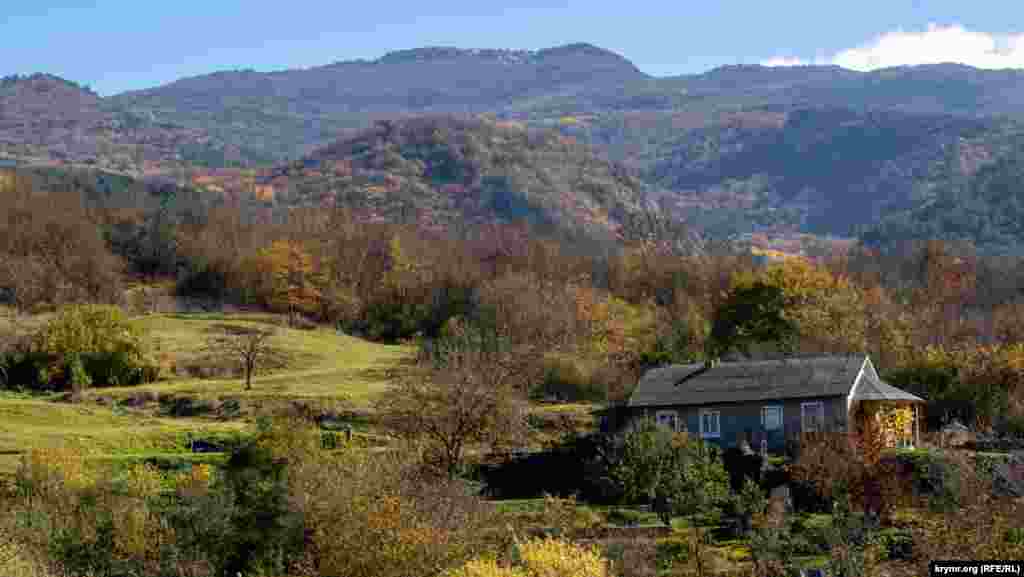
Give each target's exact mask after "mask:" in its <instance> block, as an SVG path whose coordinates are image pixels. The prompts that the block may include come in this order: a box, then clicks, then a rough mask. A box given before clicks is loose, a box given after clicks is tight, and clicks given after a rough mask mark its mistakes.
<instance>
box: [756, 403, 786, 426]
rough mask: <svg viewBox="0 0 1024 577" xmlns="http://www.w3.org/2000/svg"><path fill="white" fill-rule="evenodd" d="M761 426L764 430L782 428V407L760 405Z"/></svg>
mask: <svg viewBox="0 0 1024 577" xmlns="http://www.w3.org/2000/svg"><path fill="white" fill-rule="evenodd" d="M761 427H763V428H764V430H766V431H777V430H779V429H781V428H782V407H781V406H778V405H776V406H768V407H761Z"/></svg>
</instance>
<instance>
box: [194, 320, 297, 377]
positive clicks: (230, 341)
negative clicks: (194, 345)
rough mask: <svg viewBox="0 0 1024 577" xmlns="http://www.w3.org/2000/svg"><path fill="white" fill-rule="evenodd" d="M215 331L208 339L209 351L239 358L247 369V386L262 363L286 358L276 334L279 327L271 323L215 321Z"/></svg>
mask: <svg viewBox="0 0 1024 577" xmlns="http://www.w3.org/2000/svg"><path fill="white" fill-rule="evenodd" d="M211 330H212V331H213V332H214V334H213V335H211V336H210V337H209V338H208V339H207V342H206V350H207V352H209V353H211V354H214V355H218V356H224V357H231V358H233V359H235V360H237V361H238V363H239V364H240V365H241V366H242V370H243V372H244V373H245V390H247V391H249V390H252V376H253V374H255V372H256V371H257V370H259V369H261V368H263V367H269V366H275V365H279V364H281V363H283V362H284V361H285V360H286V359H287V354H286V353H285V351H284V350H283V349H281V348H280V347H278V346H277V345H276V344H275V343H274V341H273V337H274V335H275V334H276V332H277V331H276V330H275V329H273V328H269V327H246V326H239V325H224V324H221V325H216V326H214V327H213V328H212V329H211Z"/></svg>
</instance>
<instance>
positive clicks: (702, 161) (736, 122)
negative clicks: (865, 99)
mask: <svg viewBox="0 0 1024 577" xmlns="http://www.w3.org/2000/svg"><path fill="white" fill-rule="evenodd" d="M996 126H998V123H996V122H994V121H987V120H980V119H973V118H964V117H957V116H951V115H941V116H939V115H910V114H906V113H902V112H894V111H875V112H860V111H855V110H849V109H832V108H816V109H804V110H791V111H785V112H782V111H773V110H770V109H769V110H751V111H746V112H743V113H736V114H733V115H729V116H726V117H723V118H722V119H720V120H719V122H717V123H715V124H713V125H712V126H709V127H705V128H699V129H695V130H692V131H688V132H685V133H682V134H680V135H679V136H677V137H675V138H673V139H672V140H669V141H667V142H665V143H663V144H661V145H660V146H659V147H658V148H657V149H656V151H655V153H654V154H653V155H652V156H653V158H652V159H651V160H650V161H649V163H648V169H647V171H646V176H647V178H648V179H649V180H650V181H651V182H653V183H656V184H658V185H661V186H662V187H663V188H667V189H670V190H675V191H680V192H687V191H689V192H695V193H698V194H699V193H707V192H728V191H732V192H733V193H735V194H741V195H748V196H750V197H751V200H752V201H754V202H755V206H761V207H763V208H765V209H768V208H772V207H774V208H794V209H798V210H799V211H800V212H801V213H802V217H801V218H800V221H799V222H798V223H797V224H799V225H800V227H801V228H804V229H807V230H811V231H815V232H825V233H832V234H843V235H845V234H849V233H850V232H851V231H852V230H853V229H854V227H855V226H857V225H861V224H864V223H868V222H872V221H874V220H877V219H878V218H880V217H881V215H882V214H884V213H885V212H886V211H890V210H893V209H903V208H907V206H908V205H909V204H910V203H912V202H913V200H914V198H915V194H916V193H917V191H918V189H919V188H920V187H921V186H923V185H925V184H926V183H927V182H928V180H929V178H930V172H931V171H932V167H933V165H935V164H936V163H944V162H946V160H947V158H948V156H949V151H950V150H951V149H952V148H953V147H955V146H956V145H957V143H958V142H959V141H960V139H962V138H977V137H979V136H980V135H984V134H985V133H986V131H990V130H994V129H995V127H996Z"/></svg>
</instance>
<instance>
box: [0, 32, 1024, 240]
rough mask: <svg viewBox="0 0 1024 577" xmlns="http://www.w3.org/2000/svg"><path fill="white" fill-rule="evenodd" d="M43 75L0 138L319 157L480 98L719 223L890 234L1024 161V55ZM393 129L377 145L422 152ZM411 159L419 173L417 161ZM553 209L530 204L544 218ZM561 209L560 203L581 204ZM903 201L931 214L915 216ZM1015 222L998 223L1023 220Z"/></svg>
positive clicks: (581, 54) (417, 60)
mask: <svg viewBox="0 0 1024 577" xmlns="http://www.w3.org/2000/svg"><path fill="white" fill-rule="evenodd" d="M32 78H34V80H29V79H24V78H22V79H14V80H13V81H11V82H4V83H3V87H0V106H2V108H0V154H11V153H12V152H13V153H14V154H15V155H19V156H33V155H42V156H46V157H51V158H65V157H66V158H73V159H83V158H84V159H89V158H93V159H96V160H98V161H99V162H102V163H105V164H104V166H105V167H107V168H118V167H119V166H128V165H130V164H131V157H132V151H133V150H135V151H137V150H139V149H140V147H139V144H140V143H142V145H143V146H142V147H141V148H142V150H143V151H144V152H145V154H143V155H142V156H144V157H146V158H148V155H151V156H152V157H153V158H156V159H158V160H160V161H162V162H163V163H164V164H170V165H176V164H180V163H183V162H188V163H197V164H205V165H207V166H224V165H228V164H246V163H250V164H251V163H267V164H273V163H278V162H285V161H288V160H294V159H297V158H303V157H307V156H308V155H309V157H308V158H307V160H310V161H311V160H312V159H314V158H315V157H316V155H318V154H322V152H314V151H315V150H317V148H318V147H324V146H327V145H330V144H331V143H332V142H335V141H337V140H338V139H339V138H340V139H342V141H346V142H348V141H351V142H355V141H358V140H359V139H361V138H362V139H365V138H366V135H365V133H363V134H362V135H360V136H356V134H357V133H356V131H357V130H359V129H365V128H368V127H372V126H373V125H374V123H375V122H377V121H381V120H392V121H395V122H398V123H400V124H401V123H409V122H414V121H413V120H412V118H413V117H415V116H418V115H423V114H428V115H430V114H462V115H466V114H471V115H472V114H481V113H482V114H487V115H488V116H490V117H491V118H494V119H500V120H502V121H515V122H520V123H522V124H524V125H525V126H527V127H529V128H530V129H533V128H536V127H547V128H550V127H555V128H557V129H558V130H559V131H560V132H561V133H562V134H563V135H564V136H567V137H572V138H574V139H576V140H578V141H579V142H581V143H583V144H586V145H589V147H590V148H591V149H592V151H593V152H594V153H595V154H596V155H598V156H607V157H608V158H610V159H612V160H614V161H616V162H621V163H622V165H624V166H627V167H629V168H630V170H632V171H635V173H636V174H638V175H641V177H642V178H643V179H644V180H645V181H647V184H649V185H650V187H651V189H652V190H651V192H652V197H653V198H657V199H658V200H659V202H660V203H661V205H663V206H665V207H669V208H671V209H672V210H674V211H675V212H676V213H677V214H678V215H680V216H681V217H683V218H685V219H686V220H687V221H688V222H690V223H691V224H694V225H698V226H701V227H702V228H705V229H706V230H709V231H713V232H715V233H716V234H734V233H744V232H752V231H764V230H780V231H788V232H794V231H807V230H813V231H815V232H819V233H830V234H848V233H849V232H851V231H853V230H861V231H865V230H867V229H868V228H870V227H871V226H873V225H874V224H876V221H878V220H879V219H881V220H884V221H885V222H884V226H883V227H882V228H879V229H878V230H877V231H875V233H877V234H882V235H883V236H886V237H887V236H893V235H894V236H900V235H906V234H911V235H916V234H918V233H921V234H924V231H929V230H939V229H935V228H934V227H936V226H939V222H940V220H939V219H940V217H939V215H938V213H937V212H935V211H936V210H937V209H935V208H934V207H938V206H942V207H944V208H943V210H953V209H954V207H956V206H958V204H957V203H960V202H968V199H969V200H970V203H972V204H970V206H973V207H974V209H972V210H975V211H982V212H985V211H988V210H989V208H984V209H982V208H980V207H981V206H982V205H985V206H989V207H998V206H1001V205H1000V203H1001V202H1002V200H997V199H995V198H994V197H992V196H991V195H988V194H986V193H984V192H983V189H984V188H985V186H984V185H981V184H978V185H974V184H972V182H973V179H975V178H976V177H975V173H978V174H979V176H978V177H977V178H981V176H980V175H981V174H982V173H981V172H980V170H981V169H982V168H984V167H985V166H986V165H989V164H993V163H996V162H1004V163H1005V164H1006V168H1005V170H1006V171H1011V172H1012V170H1013V166H1015V163H1016V162H1017V160H1015V159H1013V158H1012V157H1009V156H1007V149H1008V147H1009V146H1010V144H1009V143H1010V142H1011V140H1012V138H1010V136H1008V135H1011V134H1015V133H1016V132H1019V123H1020V122H1024V71H1022V70H979V69H975V68H971V67H968V66H962V65H956V64H940V65H928V66H912V67H897V68H888V69H882V70H876V71H873V72H857V71H852V70H846V69H843V68H839V67H836V66H801V67H781V68H772V67H764V66H749V65H743V66H725V67H721V68H717V69H715V70H711V71H708V72H706V73H703V74H695V75H686V76H677V77H668V78H654V77H651V76H648V75H645V74H643V73H642V72H641V71H639V70H638V69H637V68H636V67H635V66H634V65H633V64H632V63H630V62H629V61H628V60H626V59H625V58H623V57H622V56H620V55H618V54H615V53H613V52H610V51H608V50H604V49H602V48H599V47H595V46H592V45H589V44H569V45H565V46H561V47H556V48H550V49H546V50H539V51H516V50H493V49H483V50H467V49H458V48H447V47H428V48H415V49H410V50H399V51H395V52H391V53H388V54H386V55H384V56H382V57H381V58H378V59H376V60H357V61H345V62H337V63H334V64H329V65H326V66H318V67H313V68H308V69H302V70H284V71H278V72H267V73H261V72H254V71H251V70H249V71H244V70H243V71H228V72H217V73H213V74H208V75H203V76H198V77H194V78H185V79H181V80H178V81H176V82H172V83H170V84H167V85H164V86H159V87H155V88H151V89H147V90H142V91H136V92H130V93H125V94H121V95H117V96H114V97H110V98H104V99H98V98H97V97H96V95H95V94H91V93H88V92H87V91H81V90H80V89H78V87H76V86H74V85H71V84H70V83H66V82H64V81H59V79H53V78H52V77H45V76H40V77H32ZM381 126H383V125H381ZM378 129H379V128H378ZM474 130H475V129H474ZM456 132H458V131H456ZM470 132H472V131H470ZM389 138H390V137H389ZM470 140H471V141H474V139H470ZM460 142H461V141H460ZM385 144H386V143H385ZM373 146H376V144H374V145H373ZM381 146H382V147H383V148H382V149H381V150H380V151H378V152H377V153H374V156H373V162H378V163H380V162H383V163H384V164H387V162H385V161H386V160H388V159H392V156H393V155H397V156H398V157H402V158H404V155H405V154H407V153H409V154H411V153H410V152H409V150H408V149H405V148H403V147H402V146H399V147H397V148H395V147H392V148H394V150H392V149H389V148H388V146H386V145H384V144H382V145H381ZM403 146H404V145H403ZM417 146H418V145H417ZM460 146H461V144H460ZM544 146H546V145H544ZM371 148H372V147H371ZM542 148H543V147H542ZM350 152H351V154H348V153H346V154H344V155H342V156H344V157H345V158H344V160H351V161H352V162H355V164H356V165H357V166H358V165H359V163H360V162H362V160H361V159H362V158H363V157H362V156H360V154H362V153H357V152H354V151H350ZM510 154H512V155H513V156H515V154H517V153H515V152H514V151H513V152H510ZM567 154H568V153H567ZM572 154H575V153H571V154H570V157H571V156H572ZM348 156H351V158H348ZM541 156H542V157H543V160H540V161H539V162H541V164H542V165H543V166H544V167H545V168H544V170H541V171H540V172H541V173H545V174H547V173H549V172H550V171H551V170H552V169H551V167H550V166H549V165H548V163H549V162H550V159H549V158H548V157H547V156H544V155H541ZM531 158H532V157H531ZM551 158H555V157H551ZM381 159H383V160H381ZM417 159H418V157H417ZM417 159H414V160H416V161H417V162H419V161H424V160H423V159H418V160H417ZM1001 159H1003V160H1001ZM392 160H393V159H392ZM407 160H408V159H407ZM566 161H567V162H569V163H570V164H572V163H573V162H575V160H573V159H572V158H569V159H566ZM410 162H412V161H411V160H410ZM424 162H425V161H424ZM459 162H461V160H460V161H459ZM530 162H533V160H531V161H530ZM961 165H964V166H966V167H967V168H964V169H963V170H961V169H960V168H958V167H960V166H961ZM366 169H367V170H379V169H378V168H371V167H367V168H366ZM303 170H305V169H303ZM402 170H405V171H406V172H408V174H404V173H403V174H404V178H406V179H407V180H408V181H409V182H418V179H419V178H420V177H413V176H412V175H413V174H414V173H415V170H412V169H411V168H409V167H405V168H402ZM493 170H496V168H495V167H488V168H487V171H493ZM531 170H533V168H532V165H530V167H528V169H523V172H524V173H528V172H530V171H531ZM410 171H411V172H410ZM534 172H536V171H534ZM296 174H298V173H295V174H291V176H292V177H294V176H295V175H296ZM520 178H522V177H520ZM551 178H554V179H555V180H554V182H558V186H556V187H554V188H550V184H549V183H546V182H545V181H544V179H543V178H539V177H538V179H537V182H538V183H541V184H542V185H543V186H542V187H541V188H540V189H538V188H537V186H539V185H537V184H535V183H530V184H529V186H528V187H525V188H522V190H528V191H529V192H530V194H531V195H532V194H533V191H534V190H535V189H536V190H546V191H547V190H554V189H556V188H557V189H558V191H559V193H566V191H568V192H570V193H573V194H575V193H579V190H577V189H575V188H573V186H575V185H573V186H568V187H566V186H565V185H566V182H568V181H559V180H558V178H555V177H551ZM342 184H343V183H341V182H340V181H337V180H327V181H323V182H320V183H319V184H318V185H317V186H320V187H321V188H322V187H330V186H342ZM449 184H459V185H460V186H467V183H465V182H461V181H460V182H443V183H433V182H429V183H423V186H425V187H426V188H421V189H420V192H419V193H422V194H423V195H425V196H424V197H423V198H419V199H418V200H417V201H416V202H413V203H412V205H415V206H420V207H423V206H427V205H430V206H432V207H434V208H435V209H436V210H437V211H438V213H437V214H441V213H444V214H447V215H451V214H456V213H458V214H463V212H460V211H462V210H463V209H461V208H458V209H455V208H453V207H452V206H449V205H448V204H445V203H447V202H449V201H450V197H451V195H449V194H447V193H442V192H441V190H442V188H443V186H442V185H449ZM344 186H348V185H347V184H345V185H344ZM410 186H411V185H410ZM473 186H476V187H477V190H478V192H481V193H485V192H487V191H488V190H491V189H489V188H487V187H485V186H483V185H482V184H481V183H475V182H474V183H473ZM517 186H518V185H517ZM543 187H549V188H543ZM345 190H348V191H351V190H352V188H351V187H350V186H348V188H345ZM409 190H412V189H409ZM324 191H327V189H324ZM328 192H329V191H328ZM335 192H338V191H335ZM419 193H418V194H419ZM346 194H348V193H346ZM375 195H376V193H372V194H370V196H369V197H367V198H366V199H364V200H366V201H367V202H368V203H369V204H370V205H371V206H377V207H378V208H380V207H384V206H394V203H393V201H394V199H395V197H394V196H393V195H391V196H389V195H384V196H380V195H376V196H375ZM540 196H541V197H544V198H548V197H550V196H552V195H551V194H549V193H548V192H543V193H542V194H540ZM426 199H432V200H430V201H429V202H428V201H427V200H426ZM441 199H449V200H445V201H444V202H442V201H441ZM531 202H532V201H531ZM545 202H547V201H545ZM580 202H581V203H582V204H586V203H588V202H590V200H589V199H588V198H587V197H584V199H583V200H581V201H580ZM381 203H383V204H381ZM942 203H945V204H942ZM951 203H952V204H951ZM979 203H980V204H979ZM442 205H443V206H442ZM460 206H461V205H460ZM531 206H532V205H531ZM545 206H548V205H545ZM551 206H553V205H551ZM928 207H933V208H931V209H928ZM478 208H480V207H478ZM492 208H493V207H492ZM506 208H507V207H506ZM389 210H390V209H389ZM480 210H483V209H482V208H480ZM488 210H489V209H488ZM508 210H511V212H512V213H517V211H519V210H520V209H516V210H512V209H511V208H509V209H508ZM523 210H525V209H523ZM552 210H554V209H552V208H551V207H550V206H548V208H545V209H544V210H534V209H532V208H531V209H530V210H527V211H526V212H529V213H530V214H531V215H532V216H531V218H541V216H542V215H545V214H548V215H550V214H554V213H552ZM565 210H566V212H565V213H564V214H573V213H574V211H575V209H569V208H566V209H565ZM993 210H995V209H994V208H993ZM499 212H500V211H499ZM555 212H556V213H557V211H555ZM465 214H473V211H468V212H465ZM480 214H484V213H483V212H481V213H480ZM495 214H497V213H495ZM986 214H988V213H987V212H986ZM992 214H995V213H992ZM563 216H564V215H563V214H562V213H558V214H556V215H555V216H552V217H551V218H553V221H554V222H565V219H564V218H563ZM439 218H440V217H439ZM445 218H446V219H447V218H448V217H445ZM544 218H547V217H544ZM609 218H611V219H612V221H614V220H615V217H614V215H611V213H609ZM900 219H910V220H911V221H913V223H916V224H913V226H910V228H909V229H901V228H899V226H897V225H898V224H899V223H900ZM441 220H444V219H441ZM449 220H450V219H449ZM982 221H984V219H982V220H981V221H979V222H982ZM943 226H944V225H943ZM883 229H884V230H885V231H891V233H892V234H891V235H890V233H888V232H885V233H882V232H879V231H882V230H883ZM1003 229H1005V230H1007V231H1008V230H1010V229H1008V228H1006V227H1003ZM943 230H945V229H943ZM971 230H976V232H975V233H972V234H976V235H977V234H981V232H980V229H977V228H975V229H971ZM900 231H902V232H900ZM915 231H916V232H915ZM875 233H872V234H875ZM1000 234H1002V236H1000V237H999V238H1003V239H1004V240H1003V241H999V242H1009V241H1008V240H1006V239H1009V238H1010V237H1011V236H1013V237H1014V238H1016V237H1015V236H1014V235H1016V233H1010V232H1006V233H1005V234H1003V233H1000ZM1007 235H1010V236H1007ZM979 238H980V237H979ZM986 242H995V241H994V240H990V241H986ZM1014 242H1016V241H1014Z"/></svg>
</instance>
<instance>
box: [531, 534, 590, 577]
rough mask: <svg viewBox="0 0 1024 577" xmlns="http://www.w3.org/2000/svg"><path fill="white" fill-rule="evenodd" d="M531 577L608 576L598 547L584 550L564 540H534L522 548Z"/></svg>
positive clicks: (584, 548)
mask: <svg viewBox="0 0 1024 577" xmlns="http://www.w3.org/2000/svg"><path fill="white" fill-rule="evenodd" d="M519 557H520V559H521V560H522V565H523V569H524V572H525V574H526V575H528V576H529V577H606V576H607V575H608V562H607V560H605V559H604V558H603V557H602V556H601V553H600V552H599V551H598V549H597V547H581V546H579V545H575V544H573V543H570V542H568V541H564V540H561V539H532V540H529V541H527V542H525V543H522V544H521V545H519Z"/></svg>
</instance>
